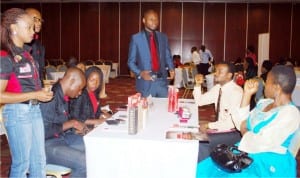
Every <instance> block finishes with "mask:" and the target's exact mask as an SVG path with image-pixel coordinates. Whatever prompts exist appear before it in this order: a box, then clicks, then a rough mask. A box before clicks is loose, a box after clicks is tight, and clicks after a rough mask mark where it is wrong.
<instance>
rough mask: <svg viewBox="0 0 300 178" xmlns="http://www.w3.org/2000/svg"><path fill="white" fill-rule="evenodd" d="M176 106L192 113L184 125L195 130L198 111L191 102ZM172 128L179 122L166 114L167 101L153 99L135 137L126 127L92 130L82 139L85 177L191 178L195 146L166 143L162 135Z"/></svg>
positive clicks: (192, 142)
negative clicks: (143, 125)
mask: <svg viewBox="0 0 300 178" xmlns="http://www.w3.org/2000/svg"><path fill="white" fill-rule="evenodd" d="M179 105H180V106H185V107H187V108H189V109H190V111H191V112H192V116H191V119H189V121H188V123H185V125H188V126H198V107H197V106H196V105H195V104H194V103H193V100H188V99H184V100H183V99H180V102H179ZM125 114H126V112H125ZM174 124H179V119H178V117H177V115H176V114H174V113H169V112H167V99H166V98H153V106H152V107H151V108H150V109H149V112H148V119H147V121H146V126H145V128H144V129H143V130H141V131H140V132H138V133H137V134H136V135H128V133H127V127H126V125H125V126H124V125H120V124H119V125H118V126H109V125H107V124H106V123H104V124H102V125H100V126H98V127H96V128H95V129H94V130H93V131H91V132H90V133H88V134H87V135H86V136H84V142H85V146H86V161H87V177H89V178H95V177H105V178H148V177H149V178H153V177H155V178H160V177H161V178H183V177H184V178H194V177H195V175H196V166H197V155H198V144H199V143H198V141H197V140H182V139H166V138H165V136H166V131H167V130H169V128H170V127H172V125H174Z"/></svg>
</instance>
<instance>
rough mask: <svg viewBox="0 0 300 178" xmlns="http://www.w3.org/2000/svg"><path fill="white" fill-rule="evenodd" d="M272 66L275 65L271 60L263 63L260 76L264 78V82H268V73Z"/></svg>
mask: <svg viewBox="0 0 300 178" xmlns="http://www.w3.org/2000/svg"><path fill="white" fill-rule="evenodd" d="M272 67H273V63H272V62H271V61H269V60H264V62H263V63H262V66H261V74H260V77H261V78H262V79H263V80H264V82H266V80H267V75H268V73H269V71H270V70H271V69H272Z"/></svg>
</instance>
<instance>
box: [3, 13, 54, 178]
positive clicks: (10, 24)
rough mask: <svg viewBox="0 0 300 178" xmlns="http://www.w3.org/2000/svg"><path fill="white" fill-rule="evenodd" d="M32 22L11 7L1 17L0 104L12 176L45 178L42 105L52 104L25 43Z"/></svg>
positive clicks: (26, 15) (49, 94) (51, 95)
mask: <svg viewBox="0 0 300 178" xmlns="http://www.w3.org/2000/svg"><path fill="white" fill-rule="evenodd" d="M33 27H34V22H33V19H32V18H31V17H30V16H29V15H28V14H27V13H26V12H25V11H24V10H23V9H18V8H12V9H8V10H7V11H5V12H4V13H3V14H1V30H0V31H1V51H0V57H1V58H0V104H5V105H4V108H3V113H2V114H3V119H4V125H5V128H6V131H7V138H8V142H9V146H10V152H11V155H12V165H11V170H10V177H27V176H26V174H27V173H29V177H41V178H42V177H46V173H45V165H46V156H45V139H44V126H43V119H42V115H41V110H40V106H39V103H40V102H46V101H50V100H51V99H52V97H53V93H52V92H51V91H47V90H44V89H42V87H41V81H40V77H39V72H38V68H37V66H38V64H37V63H36V62H35V61H34V60H33V58H32V56H31V55H30V49H29V47H28V46H27V45H26V44H25V43H29V42H31V40H32V39H33V35H34V31H33Z"/></svg>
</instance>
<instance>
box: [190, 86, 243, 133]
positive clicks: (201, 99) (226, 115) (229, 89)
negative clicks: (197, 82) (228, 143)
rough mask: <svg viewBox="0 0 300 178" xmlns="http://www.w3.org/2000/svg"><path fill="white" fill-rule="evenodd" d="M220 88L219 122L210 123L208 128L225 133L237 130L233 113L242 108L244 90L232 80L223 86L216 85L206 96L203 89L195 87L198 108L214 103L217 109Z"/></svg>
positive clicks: (194, 92) (194, 93)
mask: <svg viewBox="0 0 300 178" xmlns="http://www.w3.org/2000/svg"><path fill="white" fill-rule="evenodd" d="M220 87H221V90H222V96H221V99H220V113H219V120H218V121H216V122H210V123H209V124H208V127H209V128H210V129H218V131H225V130H230V129H232V128H235V127H234V124H233V120H232V117H233V116H232V111H236V110H237V109H238V108H239V107H240V104H241V101H242V96H243V89H242V88H241V87H240V86H238V85H237V84H236V83H235V82H234V81H233V80H231V81H230V82H228V83H226V84H225V85H223V86H221V85H220V84H217V85H215V86H214V87H212V88H211V89H210V90H209V91H208V92H206V93H204V94H202V90H201V87H200V86H199V87H198V86H196V87H194V91H193V95H194V99H195V102H196V104H197V105H198V106H203V105H207V104H212V103H214V104H215V108H216V107H217V100H218V96H219V89H220ZM200 117H201V116H200Z"/></svg>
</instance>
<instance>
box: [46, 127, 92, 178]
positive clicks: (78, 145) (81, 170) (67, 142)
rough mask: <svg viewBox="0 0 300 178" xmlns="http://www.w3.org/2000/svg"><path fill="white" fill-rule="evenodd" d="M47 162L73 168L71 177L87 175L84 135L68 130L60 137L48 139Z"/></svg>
mask: <svg viewBox="0 0 300 178" xmlns="http://www.w3.org/2000/svg"><path fill="white" fill-rule="evenodd" d="M45 146H46V158H47V163H50V164H58V165H62V166H65V167H68V168H71V169H72V172H71V177H80V178H81V177H86V161H85V147H84V142H83V137H82V136H81V135H77V134H75V133H73V132H68V133H66V134H65V135H63V136H60V137H58V138H51V139H47V140H46V143H45Z"/></svg>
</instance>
